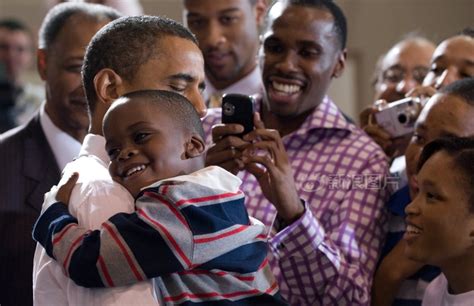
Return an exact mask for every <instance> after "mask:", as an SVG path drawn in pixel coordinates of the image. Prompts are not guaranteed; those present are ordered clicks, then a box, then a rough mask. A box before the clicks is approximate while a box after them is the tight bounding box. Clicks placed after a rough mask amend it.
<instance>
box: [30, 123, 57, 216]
mask: <svg viewBox="0 0 474 306" xmlns="http://www.w3.org/2000/svg"><path fill="white" fill-rule="evenodd" d="M27 130H28V132H27V137H26V138H25V142H24V148H23V149H24V152H25V154H24V159H23V173H24V175H25V177H27V178H28V179H30V181H31V185H32V188H31V189H30V190H31V192H30V194H29V195H28V196H27V199H26V202H27V205H30V206H31V207H33V208H34V209H36V210H37V211H41V206H42V204H43V198H44V194H45V193H46V192H48V191H49V190H50V189H51V187H52V186H53V185H55V184H57V183H58V182H59V178H60V171H59V168H58V165H57V163H56V159H55V158H54V154H53V152H52V150H51V148H50V146H49V144H48V141H47V139H46V136H45V135H44V132H43V129H42V127H41V124H40V121H39V114H38V115H37V116H36V117H35V118H33V119H32V120H31V121H30V122H29V124H28V127H27Z"/></svg>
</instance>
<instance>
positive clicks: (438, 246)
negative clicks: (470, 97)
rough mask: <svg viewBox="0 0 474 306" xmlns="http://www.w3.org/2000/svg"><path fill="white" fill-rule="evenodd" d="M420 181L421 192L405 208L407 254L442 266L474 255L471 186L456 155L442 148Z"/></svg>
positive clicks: (429, 160) (425, 168) (473, 215)
mask: <svg viewBox="0 0 474 306" xmlns="http://www.w3.org/2000/svg"><path fill="white" fill-rule="evenodd" d="M418 183H419V192H418V194H417V196H416V198H415V199H414V200H413V201H412V202H411V203H410V205H408V206H407V208H406V213H407V214H408V217H407V219H406V220H407V231H406V233H405V236H404V239H406V241H407V247H406V249H405V253H406V255H407V256H408V257H409V258H411V259H414V260H417V261H421V262H423V263H428V264H433V265H437V266H441V267H443V266H446V265H449V264H450V263H453V262H461V260H462V258H463V257H465V256H472V250H473V249H474V245H473V237H472V235H473V232H474V214H473V213H471V212H470V210H469V208H470V206H469V205H470V203H469V192H468V191H469V189H468V188H472V186H469V183H467V180H466V179H465V178H464V174H463V173H462V172H461V170H460V169H459V168H458V166H456V165H455V164H454V162H453V158H452V157H451V156H449V155H448V153H446V152H443V151H440V152H437V153H435V154H434V155H433V156H432V157H430V158H429V159H428V160H427V161H426V163H425V164H424V165H423V167H422V168H421V170H420V172H419V173H418ZM469 250H471V251H469Z"/></svg>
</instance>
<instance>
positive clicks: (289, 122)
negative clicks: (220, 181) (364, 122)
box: [203, 0, 387, 305]
mask: <svg viewBox="0 0 474 306" xmlns="http://www.w3.org/2000/svg"><path fill="white" fill-rule="evenodd" d="M263 38H264V39H263V51H262V61H261V63H262V79H263V84H264V87H265V95H264V96H263V99H261V100H258V101H257V103H256V104H255V110H256V111H258V112H259V113H260V118H258V116H257V115H255V117H254V121H255V127H256V128H255V130H254V131H252V132H250V133H249V134H247V135H245V136H244V137H243V138H241V137H238V136H237V135H238V134H239V133H241V132H242V131H243V127H242V126H239V125H235V124H233V125H232V124H225V125H216V124H217V123H220V121H221V112H220V110H219V109H211V110H209V112H208V116H207V117H206V118H205V119H204V122H203V125H204V129H205V131H206V133H207V134H208V135H209V136H210V134H211V133H212V143H213V144H212V145H211V147H210V148H209V149H208V151H207V157H206V163H207V164H209V165H212V164H214V165H220V166H222V167H224V168H225V169H227V170H229V171H232V172H233V173H237V172H239V171H242V170H244V171H242V172H241V173H239V176H240V177H241V178H242V181H243V184H242V189H243V191H244V192H245V193H246V195H247V196H248V200H247V201H246V205H247V210H248V212H249V214H250V215H251V216H253V217H256V218H258V219H260V220H262V221H263V223H264V224H266V225H267V226H268V229H269V232H270V234H269V237H268V238H269V239H268V243H269V247H270V250H271V252H270V254H271V256H270V257H271V258H270V263H271V265H272V270H273V272H274V274H275V276H276V277H277V280H278V284H279V285H280V289H281V293H282V296H283V297H284V298H286V300H287V301H288V302H289V304H290V305H368V304H369V302H370V287H371V283H372V275H373V272H374V270H375V265H376V262H377V258H378V254H379V251H380V249H381V243H382V241H383V237H384V236H385V224H384V223H385V222H384V221H385V219H386V218H385V211H384V203H385V200H386V195H387V194H386V190H385V184H384V181H385V175H386V173H387V162H386V159H385V155H384V153H383V152H382V151H381V150H380V148H379V147H378V146H377V145H376V144H375V143H374V142H373V141H372V140H371V139H370V138H369V137H367V135H366V134H365V133H364V132H363V131H362V130H360V129H358V128H357V127H356V126H354V125H353V124H351V123H350V122H348V121H347V120H346V119H345V118H344V116H343V114H342V113H341V111H340V110H339V109H338V108H337V106H336V105H335V103H334V102H333V101H332V100H331V99H330V98H329V97H328V96H327V90H328V88H329V86H330V84H331V81H332V79H333V78H337V77H339V76H340V75H341V74H342V72H343V70H344V66H345V60H346V53H347V51H346V39H347V23H346V19H345V16H344V13H343V12H342V10H341V9H340V7H339V6H337V4H335V2H333V1H331V0H305V1H301V0H289V1H284V0H282V1H276V2H275V4H274V5H273V6H272V7H271V9H270V11H269V13H268V23H267V25H266V27H265V31H264V34H263ZM211 127H212V130H211ZM208 138H211V137H208ZM207 142H208V143H209V142H211V141H210V139H208V141H207ZM252 152H257V154H252Z"/></svg>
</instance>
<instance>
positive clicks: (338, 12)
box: [264, 0, 347, 50]
mask: <svg viewBox="0 0 474 306" xmlns="http://www.w3.org/2000/svg"><path fill="white" fill-rule="evenodd" d="M278 3H282V4H287V5H300V6H308V7H313V8H316V9H320V10H323V11H327V12H329V13H330V14H331V16H332V17H333V19H334V31H335V32H336V34H337V39H338V41H339V47H340V49H341V50H343V49H345V48H346V42H347V19H346V16H345V15H344V12H343V11H342V9H341V8H340V7H339V5H337V3H335V2H334V1H333V0H277V1H275V2H274V3H273V4H272V6H271V7H270V9H269V10H268V11H267V12H268V13H269V12H270V11H271V9H272V8H273V6H274V5H277V4H278ZM268 13H267V16H266V22H265V23H266V24H265V26H264V29H265V31H266V30H268V27H269V26H270V24H269V17H270V16H269V14H268Z"/></svg>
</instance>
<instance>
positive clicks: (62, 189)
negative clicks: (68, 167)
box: [56, 172, 79, 206]
mask: <svg viewBox="0 0 474 306" xmlns="http://www.w3.org/2000/svg"><path fill="white" fill-rule="evenodd" d="M78 178H79V173H77V172H74V173H73V174H71V176H70V177H69V178H68V179H67V181H66V182H64V180H63V179H61V181H60V182H59V185H58V191H57V193H56V201H58V202H61V203H64V204H66V206H68V205H69V198H70V197H71V192H72V189H73V188H74V186H75V185H76V182H77V179H78Z"/></svg>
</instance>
